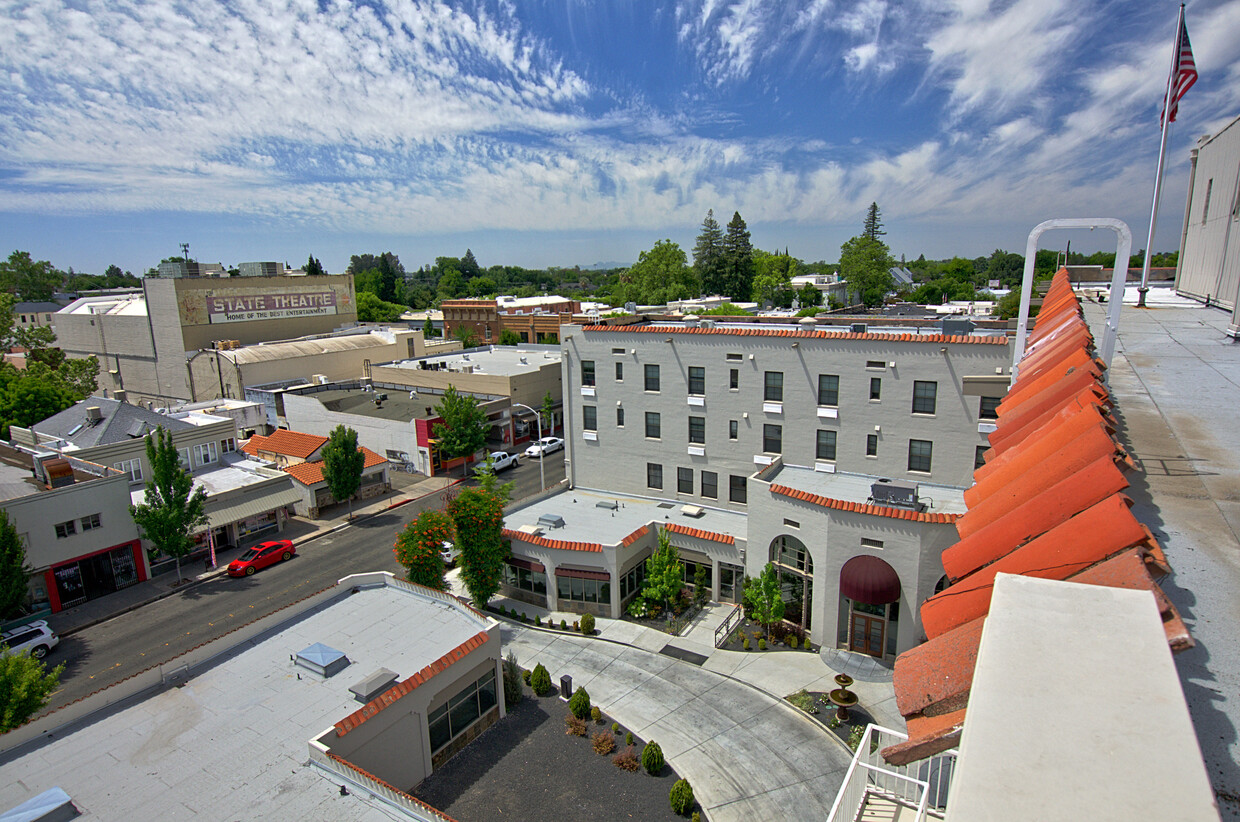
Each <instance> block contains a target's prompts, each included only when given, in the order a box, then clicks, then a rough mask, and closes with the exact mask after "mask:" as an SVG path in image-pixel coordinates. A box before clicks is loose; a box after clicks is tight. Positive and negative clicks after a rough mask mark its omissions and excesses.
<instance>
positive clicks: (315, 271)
mask: <svg viewBox="0 0 1240 822" xmlns="http://www.w3.org/2000/svg"><path fill="white" fill-rule="evenodd" d="M305 271H306V276H307V277H322V276H323V275H324V274H326V273H327V272H326V271H324V270H323V264H322V263H321V262H319V261H318V260H316V259H315V257H314V255H313V254H311V255H310V259H308V260H306V268H305Z"/></svg>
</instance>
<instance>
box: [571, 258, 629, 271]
mask: <svg viewBox="0 0 1240 822" xmlns="http://www.w3.org/2000/svg"><path fill="white" fill-rule="evenodd" d="M630 265H632V263H618V262H615V261H614V260H613V261H611V262H605V263H592V264H591V265H583V266H582V267H581V270H582V271H599V270H602V269H607V268H628V267H629V266H630Z"/></svg>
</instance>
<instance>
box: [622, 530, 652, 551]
mask: <svg viewBox="0 0 1240 822" xmlns="http://www.w3.org/2000/svg"><path fill="white" fill-rule="evenodd" d="M649 533H650V526H649V525H643V526H642V527H641V528H638V529H637V530H636V531H634V532H633V533H631V534H629V535H628V536H627V537H625V538H624V539H622V540H620V544H621V545H622V546H623V547H625V548H628V547H629V546H630V545H632V544H633V543H635V542H637V541H638V540H639V539H641V538H642V537H644V536H646V534H649Z"/></svg>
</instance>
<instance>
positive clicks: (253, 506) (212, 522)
mask: <svg viewBox="0 0 1240 822" xmlns="http://www.w3.org/2000/svg"><path fill="white" fill-rule="evenodd" d="M300 499H301V493H300V492H299V491H298V490H297V489H296V488H284V489H281V490H279V491H276V492H274V493H271V494H264V495H263V496H261V497H250V498H247V499H243V500H240V501H238V502H235V503H233V504H232V505H226V506H224V507H223V508H217V509H216V510H214V511H207V527H208V528H219V527H220V526H222V525H228V524H229V523H231V522H240V521H241V520H244V519H249V518H250V517H256V516H258V515H259V514H265V513H267V512H268V511H270V510H271V509H272V508H280V507H283V506H285V505H292V504H294V503H295V502H297V501H298V500H300Z"/></svg>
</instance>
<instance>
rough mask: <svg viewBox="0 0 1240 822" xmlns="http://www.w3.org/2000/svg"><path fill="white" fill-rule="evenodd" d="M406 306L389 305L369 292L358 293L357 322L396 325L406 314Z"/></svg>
mask: <svg viewBox="0 0 1240 822" xmlns="http://www.w3.org/2000/svg"><path fill="white" fill-rule="evenodd" d="M405 309H406V306H403V305H400V304H399V303H389V302H384V301H383V300H381V299H379V298H378V297H376V296H375V295H374V294H372V293H371V292H369V291H359V292H357V321H358V322H362V323H394V322H396V321H397V320H399V319H400V315H401V314H404V313H405Z"/></svg>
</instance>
